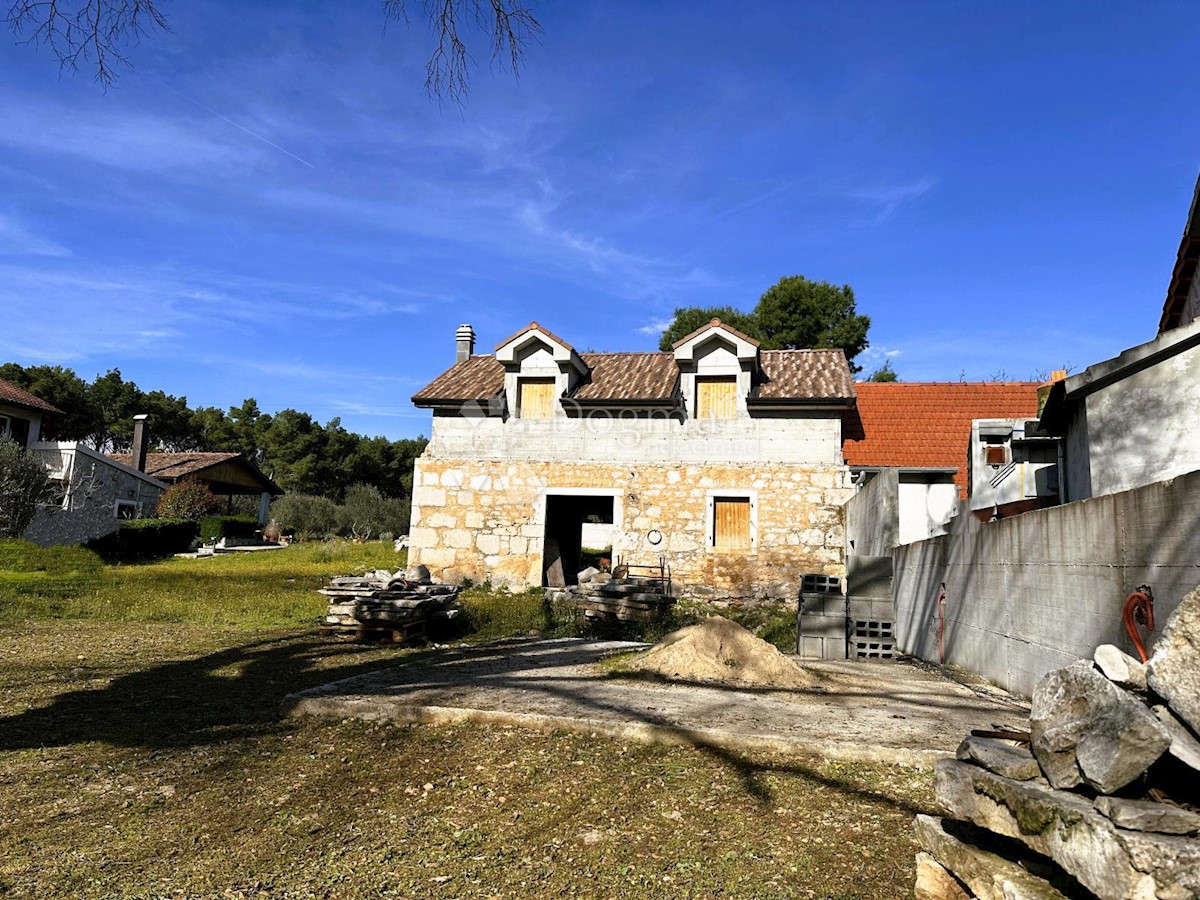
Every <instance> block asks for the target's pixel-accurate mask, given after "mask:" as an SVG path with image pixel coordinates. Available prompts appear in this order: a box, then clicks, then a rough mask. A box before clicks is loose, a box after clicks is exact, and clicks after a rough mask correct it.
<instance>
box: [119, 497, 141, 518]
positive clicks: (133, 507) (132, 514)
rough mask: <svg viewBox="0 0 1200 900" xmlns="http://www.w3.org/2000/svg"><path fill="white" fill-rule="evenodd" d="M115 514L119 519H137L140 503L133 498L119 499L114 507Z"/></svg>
mask: <svg viewBox="0 0 1200 900" xmlns="http://www.w3.org/2000/svg"><path fill="white" fill-rule="evenodd" d="M113 514H114V515H115V516H116V517H117V518H118V519H136V518H137V517H138V505H137V504H136V503H135V502H134V501H132V500H118V501H117V503H116V506H115V507H114V509H113Z"/></svg>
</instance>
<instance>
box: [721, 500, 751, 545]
mask: <svg viewBox="0 0 1200 900" xmlns="http://www.w3.org/2000/svg"><path fill="white" fill-rule="evenodd" d="M713 546H714V547H716V548H717V549H718V550H748V549H749V548H750V500H749V499H748V498H746V497H717V498H716V499H714V500H713Z"/></svg>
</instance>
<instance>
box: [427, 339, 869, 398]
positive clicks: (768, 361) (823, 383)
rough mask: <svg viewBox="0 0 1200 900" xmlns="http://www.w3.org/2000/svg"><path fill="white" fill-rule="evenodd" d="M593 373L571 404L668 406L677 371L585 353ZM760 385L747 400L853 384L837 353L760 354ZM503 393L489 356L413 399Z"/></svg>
mask: <svg viewBox="0 0 1200 900" xmlns="http://www.w3.org/2000/svg"><path fill="white" fill-rule="evenodd" d="M580 358H581V359H582V360H583V361H584V363H585V364H586V365H587V366H588V368H589V369H590V370H591V375H590V377H589V378H588V379H587V380H586V381H585V382H584V383H583V384H582V385H580V386H579V387H577V388H576V390H575V393H574V395H573V398H574V399H576V400H579V401H580V402H583V403H600V402H606V401H611V402H653V401H667V400H670V399H671V398H672V397H674V396H675V392H676V389H677V385H678V382H679V367H678V366H677V365H676V363H675V357H674V355H673V354H671V353H667V352H653V353H583V354H580ZM761 359H762V380H761V381H760V383H759V384H758V385H756V387H755V392H754V395H753V396H752V397H751V400H752V401H753V400H762V401H767V402H770V401H783V400H800V401H804V400H835V401H836V400H847V399H849V398H851V397H853V396H854V381H853V379H852V378H851V376H850V368H849V366H848V365H847V364H846V357H845V355H844V354H843V353H842V351H841V350H764V351H762V356H761ZM502 390H504V367H503V365H501V364H500V363H499V362H497V361H496V358H495V357H493V356H472V357H470V358H469V359H466V360H464V361H463V362H460V363H456V364H455V365H453V366H451V367H450V368H449V369H447V370H446V371H445V372H443V373H442V374H441V375H439V376H438V377H437V378H435V379H434V380H433V381H431V382H430V383H429V384H428V385H427V386H426V387H424V388H422V389H421V390H420V391H418V392H417V393H415V394H413V397H412V402H413V403H414V404H415V405H416V406H419V407H431V406H439V405H442V404H455V403H470V402H484V401H487V400H490V399H491V398H493V397H495V396H497V395H498V394H499V393H500V392H501V391H502Z"/></svg>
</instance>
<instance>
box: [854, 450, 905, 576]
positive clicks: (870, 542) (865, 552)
mask: <svg viewBox="0 0 1200 900" xmlns="http://www.w3.org/2000/svg"><path fill="white" fill-rule="evenodd" d="M899 479H900V476H899V474H898V472H897V471H896V470H895V469H884V470H883V471H882V472H880V473H879V474H877V475H875V476H874V477H873V478H872V479H871V480H870V481H868V482H867V483H866V484H864V485H863V486H862V487H860V488H859V489H858V492H857V493H855V495H854V496H853V497H851V498H850V499H849V500H847V501H846V553H847V555H853V556H884V555H886V554H888V553H891V552H892V548H893V547H895V546H896V542H897V541H898V540H899V537H900V491H899V487H898V486H899Z"/></svg>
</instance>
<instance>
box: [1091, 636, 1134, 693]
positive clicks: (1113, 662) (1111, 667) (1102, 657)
mask: <svg viewBox="0 0 1200 900" xmlns="http://www.w3.org/2000/svg"><path fill="white" fill-rule="evenodd" d="M1092 660H1093V661H1094V662H1095V663H1096V667H1097V668H1098V669H1099V670H1100V671H1101V672H1102V673H1103V674H1104V677H1105V678H1107V679H1108V680H1109V681H1111V682H1113V683H1114V684H1119V685H1121V686H1122V687H1128V688H1133V689H1134V690H1138V691H1144V690H1145V689H1146V665H1145V663H1143V662H1142V661H1141V660H1137V659H1134V658H1133V657H1132V656H1130V655H1129V654H1128V653H1126V652H1125V651H1123V650H1122V649H1121V648H1119V647H1115V646H1113V645H1112V644H1101V645H1100V646H1099V647H1097V648H1096V652H1095V653H1094V654H1092Z"/></svg>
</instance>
